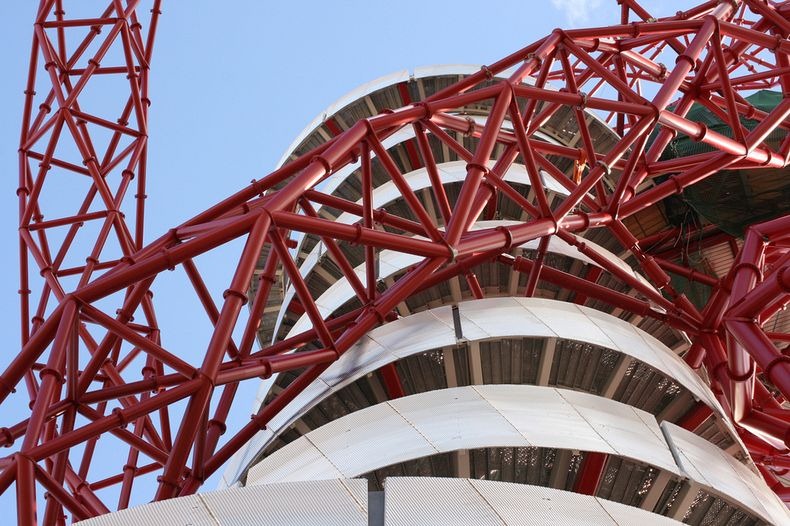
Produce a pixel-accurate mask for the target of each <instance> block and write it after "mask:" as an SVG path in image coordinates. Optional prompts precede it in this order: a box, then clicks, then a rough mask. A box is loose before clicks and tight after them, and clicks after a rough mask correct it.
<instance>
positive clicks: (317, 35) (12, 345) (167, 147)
mask: <svg viewBox="0 0 790 526" xmlns="http://www.w3.org/2000/svg"><path fill="white" fill-rule="evenodd" d="M72 1H78V2H79V3H80V4H84V3H88V2H89V0H72ZM107 3H108V2H107V1H99V2H95V4H96V5H97V9H96V11H97V15H98V12H99V11H100V10H101V9H102V7H103V6H106V5H107ZM145 3H146V2H144V4H145ZM65 4H66V5H65V9H66V10H67V12H68V9H69V2H68V1H67V2H65ZM682 4H685V6H686V7H687V6H688V5H689V4H687V3H681V2H678V1H676V0H673V1H671V2H670V1H660V2H659V1H657V0H650V1H647V2H645V5H646V6H647V8H648V9H649V10H651V12H653V14H654V15H660V16H666V15H668V14H671V13H674V12H675V11H677V10H678V9H680V8H681V5H682ZM37 5H38V2H36V1H34V0H24V1H20V0H14V1H3V2H0V20H2V21H3V30H2V31H0V72H2V82H0V246H2V247H3V250H2V251H0V276H2V278H0V312H2V316H0V334H2V335H3V341H4V342H5V345H4V346H3V347H2V349H1V350H0V370H2V369H4V368H5V366H6V365H7V364H8V362H9V361H10V360H11V359H12V357H13V355H14V354H15V353H16V352H17V350H18V348H19V345H18V342H19V323H18V314H17V311H18V307H17V298H18V296H17V289H18V283H17V279H18V278H17V276H18V263H17V235H16V229H17V221H18V218H17V201H16V195H15V190H16V187H17V154H16V151H17V147H18V137H19V122H20V115H21V107H22V90H23V89H24V80H25V75H26V70H27V60H28V54H29V47H30V38H31V31H32V21H33V17H34V11H35V8H36V6H37ZM81 9H84V8H81ZM618 12H619V8H618V6H617V5H616V2H615V0H587V1H585V0H551V1H534V0H528V1H516V0H508V1H500V0H495V1H492V2H488V3H481V2H474V1H469V0H463V1H455V2H429V1H425V0H422V1H414V0H402V1H399V2H395V3H392V2H382V1H378V2H376V1H361V0H356V1H354V0H344V1H337V2H319V1H311V2H263V1H259V0H238V1H214V2H210V1H207V0H191V1H174V0H169V1H168V0H165V1H164V2H163V13H164V14H163V16H162V18H161V23H160V26H159V31H158V34H157V43H156V48H155V51H154V59H153V65H152V69H153V73H152V77H151V99H152V102H153V104H152V107H151V110H150V132H149V135H150V142H149V145H150V146H149V163H148V166H149V170H148V173H149V181H150V183H149V188H148V195H149V199H148V204H147V206H148V208H147V219H148V222H147V239H149V240H150V239H153V238H155V237H158V236H159V235H160V234H162V233H163V232H165V231H166V230H167V229H169V228H171V227H172V226H176V225H177V224H179V223H180V222H182V221H183V220H185V219H187V218H189V217H191V216H192V215H194V214H195V213H197V212H199V211H201V210H203V209H204V208H206V207H208V206H210V205H211V204H213V203H214V202H216V201H217V200H219V199H220V198H222V197H224V196H226V195H228V194H231V193H233V192H234V191H236V190H237V189H240V188H241V187H243V186H244V185H245V184H246V183H248V182H249V181H250V180H251V179H253V178H260V177H262V176H264V175H265V174H266V173H268V172H269V171H271V170H272V168H273V167H274V165H275V163H276V162H277V161H278V160H279V158H280V156H281V155H282V153H283V151H284V149H285V148H286V147H287V146H288V145H289V144H290V143H291V141H292V140H293V138H294V137H295V136H296V135H297V134H298V133H299V132H300V131H301V130H302V128H303V127H304V126H306V125H307V124H308V123H309V122H310V121H311V120H312V119H313V118H314V117H315V116H316V115H318V114H319V113H320V112H321V111H322V110H323V109H324V108H325V107H327V106H328V105H329V104H331V103H332V102H333V101H335V100H336V99H338V98H339V97H340V96H341V95H343V94H344V93H346V92H348V91H349V90H351V89H352V88H354V87H356V86H358V85H360V84H362V83H365V82H367V81H369V80H372V79H374V78H376V77H379V76H382V75H385V74H387V73H391V72H393V71H397V70H401V69H404V68H408V69H413V68H414V67H415V66H423V65H429V64H452V63H456V64H459V63H460V64H487V63H491V62H493V61H495V60H496V59H498V58H500V57H501V56H504V55H506V54H508V53H510V52H511V51H513V50H516V49H518V48H520V47H523V46H524V45H526V44H528V43H530V42H532V41H534V40H536V39H537V38H539V37H541V36H543V35H545V34H547V33H549V32H550V31H551V30H552V29H553V28H555V27H559V26H563V27H569V26H580V25H590V26H593V25H596V26H597V25H608V24H612V23H615V21H616V20H617V18H618ZM111 96H112V94H108V97H111ZM203 265H204V266H203V267H202V268H203V270H204V272H205V273H206V275H207V276H206V279H207V281H208V282H209V285H210V286H212V289H213V290H216V291H218V295H219V294H220V293H221V291H222V290H224V289H225V288H226V287H227V283H228V280H229V279H230V270H229V269H228V268H226V267H225V266H224V265H223V262H222V254H221V253H220V254H219V255H217V256H214V257H212V258H208V259H206V260H205V261H204V263H203ZM177 286H178V285H177V283H176V282H175V281H174V282H172V283H171V282H165V283H162V284H160V285H159V288H158V289H157V288H156V287H155V290H156V291H157V304H156V306H157V312H158V315H159V316H160V323H161V325H162V326H163V328H164V331H163V340H164V343H165V345H166V346H169V347H171V348H177V349H179V352H180V353H181V355H182V356H183V357H184V358H185V359H187V360H189V361H190V362H191V363H199V357H200V353H201V350H202V346H205V341H206V340H205V339H204V337H205V334H206V333H205V332H204V331H203V332H201V331H200V330H193V328H194V327H196V326H199V325H203V326H204V325H206V322H205V315H204V313H203V312H202V309H201V308H199V306H198V305H197V303H196V302H193V301H179V298H178V296H176V295H173V294H169V292H171V291H174V290H177V288H176V287H177ZM168 296H169V297H168ZM193 319H194V320H196V321H194V322H193V321H192V320H193ZM254 391H255V385H254V382H251V383H250V385H248V386H247V387H246V388H245V389H243V390H242V391H241V394H240V396H241V398H240V401H239V403H237V404H236V407H235V411H234V412H233V413H232V415H231V425H230V426H229V427H230V429H234V428H238V427H239V425H240V424H241V423H244V422H245V421H246V419H247V418H248V416H249V413H250V407H251V402H252V396H253V394H254ZM245 398H246V399H245ZM14 402H16V403H10V404H6V405H4V406H3V407H0V426H3V425H9V424H11V423H14V422H16V421H18V420H19V419H20V418H24V416H22V415H24V411H23V409H24V407H23V406H22V404H21V403H22V402H23V400H21V399H18V400H15V401H14ZM234 422H235V423H236V425H234V424H233V423H234ZM8 452H10V450H0V455H4V454H7V453H8ZM119 467H120V463H119ZM215 479H216V478H215ZM215 479H212V480H210V481H209V482H208V483H207V485H206V489H212V488H214V487H215V485H216V481H215ZM14 508H15V504H14V493H13V490H11V491H9V492H7V493H6V494H4V495H2V496H0V511H3V512H6V511H8V512H11V511H12V510H14ZM41 512H43V510H41V511H40V513H41ZM6 517H7V518H8V516H6Z"/></svg>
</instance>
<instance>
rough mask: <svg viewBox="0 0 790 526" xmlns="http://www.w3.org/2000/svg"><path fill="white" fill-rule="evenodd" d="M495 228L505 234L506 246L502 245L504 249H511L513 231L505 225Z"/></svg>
mask: <svg viewBox="0 0 790 526" xmlns="http://www.w3.org/2000/svg"><path fill="white" fill-rule="evenodd" d="M494 230H496V231H497V232H501V233H502V234H503V235H504V236H505V246H504V247H502V249H503V251H510V249H511V248H513V244H514V243H513V233H512V232H511V231H510V230H509V229H508V228H507V227H505V226H501V225H500V226H498V227H496V228H495V229H494Z"/></svg>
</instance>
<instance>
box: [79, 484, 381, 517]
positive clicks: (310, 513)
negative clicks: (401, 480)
mask: <svg viewBox="0 0 790 526" xmlns="http://www.w3.org/2000/svg"><path fill="white" fill-rule="evenodd" d="M79 524H80V525H81V526H141V525H145V526H257V525H259V524H265V525H266V526H367V524H368V490H367V482H366V481H365V480H360V479H356V480H341V479H337V480H326V481H308V482H294V483H284V484H274V485H268V486H259V487H254V488H242V489H226V490H224V491H219V492H213V493H205V494H200V495H191V496H189V497H181V498H177V499H171V500H167V501H162V502H154V503H151V504H147V505H145V506H140V507H137V508H132V509H129V510H124V511H120V512H117V513H112V514H109V515H103V516H100V517H96V518H94V519H90V520H87V521H83V522H81V523H79Z"/></svg>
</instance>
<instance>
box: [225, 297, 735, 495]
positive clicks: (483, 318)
mask: <svg viewBox="0 0 790 526" xmlns="http://www.w3.org/2000/svg"><path fill="white" fill-rule="evenodd" d="M458 311H459V323H460V331H461V334H462V335H463V338H464V339H465V340H467V341H470V342H473V341H482V340H497V339H502V338H518V337H537V338H541V337H544V338H558V339H561V340H573V341H578V342H583V343H589V344H593V345H599V346H601V347H605V348H607V349H612V350H614V351H618V352H621V353H623V354H624V355H626V356H629V357H631V358H634V359H636V360H638V361H640V362H642V363H645V364H647V365H649V366H651V367H653V368H654V369H656V370H658V371H660V372H661V373H662V374H664V375H666V376H667V377H669V378H672V379H673V380H674V381H676V382H677V383H679V384H680V385H682V386H683V387H684V388H685V389H687V390H688V391H689V392H691V393H692V395H694V397H696V398H697V399H699V400H702V401H703V402H704V403H705V404H706V405H707V406H708V407H710V408H711V409H712V410H713V411H714V412H715V413H716V414H717V415H719V416H722V415H723V414H724V411H723V409H722V408H721V406H720V405H719V403H718V401H717V400H716V398H715V397H714V396H713V394H712V393H711V392H710V389H708V387H707V385H705V383H704V381H703V380H702V379H701V378H700V377H699V376H697V375H696V374H695V373H694V372H693V371H692V370H691V369H690V368H689V367H688V366H687V365H686V363H685V362H684V361H683V360H682V359H681V358H680V357H679V356H677V355H676V354H675V353H674V352H672V351H671V350H670V349H669V348H668V347H666V346H665V345H664V344H663V343H661V342H660V341H658V340H657V339H655V338H653V337H652V336H650V335H649V334H647V333H646V332H644V331H642V330H641V329H639V328H637V327H635V326H633V325H631V324H630V323H628V322H626V321H625V320H621V319H619V318H617V317H615V316H611V315H609V314H606V313H604V312H601V311H598V310H595V309H592V308H589V307H583V306H579V305H575V304H572V303H567V302H563V301H558V300H548V299H540V298H518V297H506V298H488V299H482V300H472V301H465V302H462V303H459V304H458ZM457 342H458V341H457V338H456V332H455V325H454V322H453V314H452V307H451V306H449V305H447V306H443V307H437V308H435V309H431V310H427V311H423V312H419V313H416V314H412V315H411V316H407V317H405V318H400V319H398V320H395V321H392V322H390V323H388V324H386V325H383V326H381V327H377V328H375V329H373V330H372V331H370V332H368V333H367V334H366V335H365V336H363V337H362V338H361V339H360V341H359V342H357V343H356V344H355V345H354V346H353V347H352V348H351V349H349V350H348V351H347V352H346V353H345V354H344V355H343V356H341V357H340V359H339V360H337V361H336V362H335V363H333V364H332V365H330V366H329V368H327V370H326V371H324V373H323V374H322V375H321V376H319V377H318V379H316V380H315V381H314V382H312V383H311V384H310V385H309V386H307V388H306V389H305V390H304V391H303V392H301V393H300V394H299V395H297V396H296V398H295V399H294V400H293V401H292V402H291V403H290V404H288V405H287V406H286V407H285V408H284V409H283V410H282V411H281V412H279V413H278V414H277V415H276V416H275V417H274V418H273V419H272V421H271V422H269V424H268V426H267V428H266V429H264V430H262V431H259V432H258V433H257V434H256V435H255V436H254V437H253V438H252V439H251V440H250V441H249V442H247V444H245V446H244V448H243V449H241V450H239V452H237V453H236V454H235V455H234V456H233V457H232V458H231V459H230V461H229V464H228V467H227V468H226V471H225V473H224V476H223V481H222V483H221V484H222V485H223V486H228V485H232V484H234V483H235V482H236V481H237V480H238V478H239V477H240V476H241V474H242V473H243V471H244V469H245V468H246V467H247V466H248V465H249V464H250V463H251V462H252V461H253V459H254V458H255V457H256V456H257V455H258V454H259V453H260V451H262V450H263V449H264V448H265V447H266V446H267V445H268V444H269V442H270V441H271V440H272V439H273V437H275V436H277V434H278V433H280V432H281V431H282V430H284V429H285V428H286V427H288V426H289V425H291V424H292V423H293V422H295V421H296V420H298V419H299V418H301V417H302V416H303V415H304V414H305V413H307V411H309V410H310V409H312V408H313V407H314V406H315V405H316V404H318V403H320V402H321V401H322V400H324V399H325V398H327V397H328V396H330V395H332V394H333V393H335V392H337V391H339V390H340V389H342V388H343V387H345V386H347V385H349V384H351V383H353V382H355V381H357V380H358V379H359V378H361V377H363V376H365V375H366V374H369V373H371V372H373V371H375V370H377V369H379V368H380V367H382V366H384V365H387V364H390V363H394V362H396V361H398V360H400V359H402V358H405V357H407V356H412V355H415V354H420V353H422V352H425V351H428V350H431V349H439V348H443V347H450V346H453V345H455V344H457ZM273 382H274V377H272V378H268V379H266V380H263V381H262V382H261V386H260V388H259V390H258V396H257V398H256V400H255V405H254V407H253V411H258V409H259V408H260V406H261V404H263V401H264V399H265V397H266V394H267V393H268V392H269V389H270V388H271V386H272V385H273ZM722 421H723V422H728V420H727V419H726V418H723V417H722ZM728 429H729V430H730V435H732V436H733V438H736V437H737V435H736V434H735V432H734V430H733V429H732V428H731V427H729V426H728ZM736 440H738V439H737V438H736ZM739 443H740V442H739Z"/></svg>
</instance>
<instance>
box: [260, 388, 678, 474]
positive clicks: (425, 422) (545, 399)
mask: <svg viewBox="0 0 790 526" xmlns="http://www.w3.org/2000/svg"><path fill="white" fill-rule="evenodd" d="M487 447H551V448H561V449H571V450H579V451H596V452H600V453H606V454H612V455H617V456H620V457H627V458H631V459H635V460H637V461H642V462H646V463H648V464H651V465H653V466H657V467H659V468H661V469H664V470H667V471H669V472H671V473H674V474H676V475H680V469H679V468H678V466H677V464H675V461H674V459H673V457H672V452H671V451H670V449H669V446H668V445H667V444H666V442H665V441H664V438H663V436H662V434H661V429H660V427H659V426H658V423H657V422H656V419H655V418H654V417H653V415H651V414H649V413H646V412H644V411H641V410H639V409H635V408H633V407H631V406H629V405H626V404H622V403H620V402H615V401H613V400H609V399H607V398H602V397H599V396H595V395H590V394H587V393H581V392H578V391H570V390H567V389H556V388H553V387H538V386H531V385H475V386H468V387H454V388H450V389H441V390H437V391H429V392H426V393H420V394H416V395H411V396H406V397H403V398H398V399H395V400H390V401H388V402H383V403H380V404H377V405H374V406H371V407H367V408H365V409H361V410H359V411H356V412H354V413H351V414H348V415H345V416H343V417H341V418H338V419H337V420H333V421H331V422H328V423H327V424H325V425H323V426H321V427H319V428H318V429H314V430H313V431H310V432H309V433H307V434H306V435H304V436H302V437H300V438H298V439H296V440H295V441H293V442H291V443H290V444H287V445H285V446H283V447H282V448H280V449H278V450H277V451H275V452H274V453H272V454H271V455H269V456H268V457H266V458H265V459H263V460H262V461H261V462H260V463H258V464H256V465H255V466H253V467H252V468H251V469H250V471H249V473H248V474H247V484H248V485H258V484H270V483H273V482H293V481H298V480H320V479H328V478H343V477H345V478H351V477H358V476H361V475H364V474H365V473H369V472H371V471H375V470H377V469H380V468H383V467H386V466H391V465H393V464H397V463H400V462H405V461H408V460H413V459H417V458H422V457H428V456H433V455H436V454H439V453H446V452H451V451H458V450H463V449H480V448H487Z"/></svg>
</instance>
